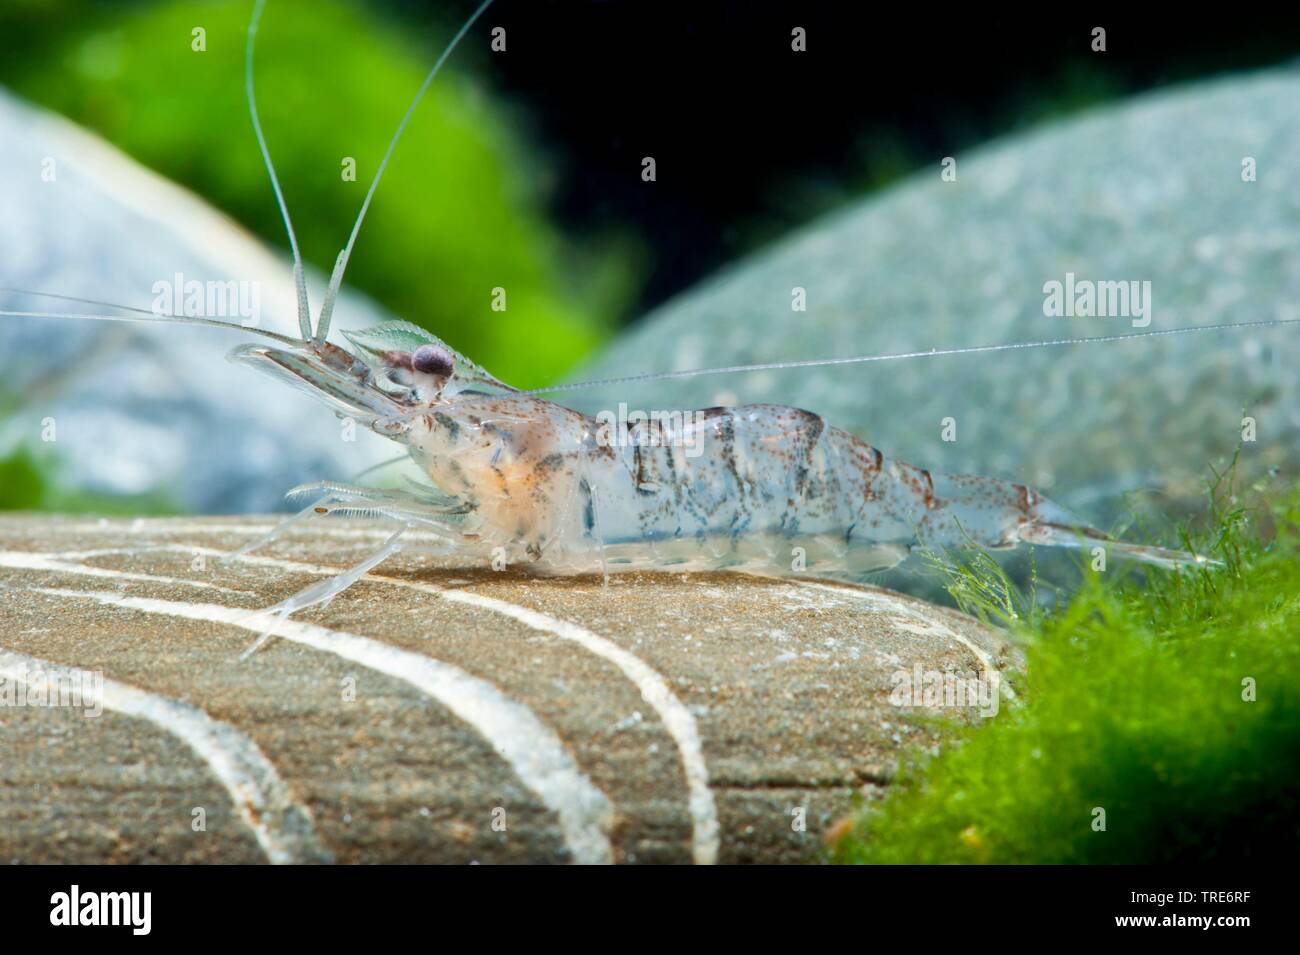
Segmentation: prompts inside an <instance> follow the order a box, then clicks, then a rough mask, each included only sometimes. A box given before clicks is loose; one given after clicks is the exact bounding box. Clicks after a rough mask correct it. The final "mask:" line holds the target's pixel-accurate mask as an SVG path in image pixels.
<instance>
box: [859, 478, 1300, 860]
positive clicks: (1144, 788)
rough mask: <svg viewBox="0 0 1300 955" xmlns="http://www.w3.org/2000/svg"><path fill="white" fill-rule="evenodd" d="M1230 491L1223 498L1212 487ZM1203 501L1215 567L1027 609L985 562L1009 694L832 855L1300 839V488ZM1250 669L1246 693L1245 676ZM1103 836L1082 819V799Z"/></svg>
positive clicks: (1000, 854)
mask: <svg viewBox="0 0 1300 955" xmlns="http://www.w3.org/2000/svg"><path fill="white" fill-rule="evenodd" d="M1221 500H1222V499H1221ZM1227 501H1228V502H1229V503H1228V504H1226V505H1225V506H1223V507H1221V508H1220V509H1216V510H1214V511H1213V513H1212V516H1213V518H1214V520H1213V521H1211V522H1210V524H1209V530H1208V531H1207V532H1205V533H1204V534H1200V535H1197V537H1196V539H1191V538H1189V541H1188V542H1189V544H1190V545H1191V546H1194V547H1197V548H1199V549H1200V550H1201V552H1203V553H1204V552H1209V553H1212V554H1214V556H1216V557H1219V558H1220V559H1221V560H1223V561H1224V563H1225V565H1226V566H1225V567H1224V568H1222V569H1219V570H1197V571H1194V572H1191V573H1182V574H1171V573H1167V572H1162V571H1154V570H1152V571H1147V572H1145V574H1144V575H1142V576H1140V577H1139V576H1136V575H1133V576H1130V575H1127V574H1123V573H1115V572H1114V570H1112V572H1110V573H1105V574H1096V573H1091V574H1089V575H1088V577H1087V580H1086V582H1085V584H1084V586H1083V587H1082V589H1081V590H1080V591H1079V592H1078V593H1077V594H1076V595H1075V596H1074V597H1073V598H1072V599H1071V601H1070V602H1069V604H1068V606H1066V607H1065V608H1063V609H1061V610H1058V611H1057V612H1053V613H1044V612H1042V611H1041V610H1036V609H1034V605H1033V603H1032V599H1031V597H1030V596H1027V595H1025V594H1023V593H1020V594H1018V593H1017V592H1016V591H1015V589H1014V587H1012V586H1011V584H1010V582H1009V581H1008V580H1007V579H1006V578H1005V577H1003V576H1001V575H1000V574H999V573H998V571H997V569H996V566H997V565H996V564H993V563H992V562H991V561H984V560H982V559H981V558H979V557H976V558H974V559H972V560H969V561H967V562H966V563H964V564H963V565H961V566H960V567H958V568H957V570H956V571H955V574H954V578H953V594H954V596H955V597H957V599H958V601H959V602H960V603H962V604H963V605H964V607H965V609H967V610H971V611H974V612H977V613H981V614H984V615H986V616H988V617H991V618H992V620H993V622H1000V623H1002V624H1005V625H1007V626H1008V627H1009V628H1010V629H1011V631H1012V633H1013V634H1014V635H1016V636H1017V637H1018V638H1019V639H1020V640H1022V641H1023V642H1024V644H1025V646H1026V657H1027V661H1028V668H1027V674H1026V676H1025V677H1024V678H1023V679H1020V680H1018V681H1017V688H1018V690H1019V691H1020V696H1021V703H1019V704H1017V705H1014V706H1011V705H1006V706H1004V707H1003V709H1002V712H1001V713H1000V714H999V715H998V716H997V717H996V718H994V719H992V720H990V721H987V722H986V723H985V724H984V725H982V726H977V727H965V728H959V729H955V740H954V742H953V743H951V744H949V745H947V746H945V748H944V750H943V751H942V752H941V754H940V755H939V756H937V757H934V758H929V759H927V758H925V757H923V756H917V757H914V758H913V761H912V762H910V763H909V764H908V765H906V766H905V767H904V769H903V771H902V772H901V774H900V777H899V779H898V780H897V781H896V783H895V785H894V786H893V788H892V791H891V792H890V794H889V796H888V797H887V798H886V799H885V801H884V802H883V803H882V804H880V805H878V806H876V807H873V808H870V809H867V810H865V811H863V812H862V814H861V815H860V816H859V817H858V818H857V820H856V823H855V825H854V828H853V830H852V832H851V833H849V834H848V835H847V836H846V837H845V838H843V839H842V840H841V841H840V843H839V844H838V845H837V847H836V848H835V857H836V858H837V859H838V860H839V861H841V862H860V863H971V862H980V863H985V862H986V863H1157V862H1208V861H1228V860H1232V861H1238V862H1244V861H1247V860H1258V859H1263V858H1276V859H1286V860H1288V861H1289V860H1290V859H1293V858H1294V857H1295V853H1296V851H1297V849H1300V778H1297V775H1296V766H1297V765H1300V639H1298V638H1300V493H1297V492H1296V491H1295V490H1294V489H1292V490H1291V491H1290V492H1288V493H1287V494H1286V495H1285V496H1283V498H1282V499H1281V501H1280V502H1277V503H1273V504H1269V505H1262V506H1259V507H1252V508H1251V509H1249V510H1248V509H1246V508H1245V507H1243V506H1242V505H1240V504H1239V503H1236V499H1235V498H1233V497H1230V496H1229V497H1228V498H1227ZM1248 679H1249V680H1250V681H1253V685H1254V693H1255V694H1256V695H1255V696H1254V697H1253V698H1252V699H1250V700H1249V701H1248V700H1247V699H1246V696H1247V686H1246V682H1245V681H1247V680H1248ZM1097 807H1100V808H1102V809H1104V810H1105V826H1106V828H1105V831H1094V829H1093V820H1094V818H1095V817H1094V809H1095V808H1097Z"/></svg>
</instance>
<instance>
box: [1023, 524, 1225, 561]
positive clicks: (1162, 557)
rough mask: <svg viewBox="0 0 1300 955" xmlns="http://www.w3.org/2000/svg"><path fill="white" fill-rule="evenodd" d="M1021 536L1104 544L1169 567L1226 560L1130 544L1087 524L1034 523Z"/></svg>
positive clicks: (1032, 540) (1031, 540) (1053, 542)
mask: <svg viewBox="0 0 1300 955" xmlns="http://www.w3.org/2000/svg"><path fill="white" fill-rule="evenodd" d="M1020 539H1021V540H1022V541H1024V542H1025V543H1027V544H1044V545H1046V546H1048V547H1074V548H1083V547H1095V546H1098V545H1100V546H1102V547H1105V548H1106V550H1108V551H1110V552H1111V553H1114V554H1118V555H1119V556H1121V557H1126V558H1128V559H1129V560H1135V561H1139V562H1140V563H1143V564H1153V565H1154V566H1157V567H1164V568H1167V569H1169V570H1178V569H1180V568H1185V567H1222V566H1223V563H1222V561H1218V560H1214V559H1213V558H1211V557H1205V556H1203V555H1201V554H1196V553H1193V552H1191V551H1187V550H1171V549H1169V548H1166V547H1150V546H1147V545H1145V544H1130V543H1129V542H1128V541H1122V540H1116V539H1115V538H1113V537H1111V536H1110V535H1109V534H1106V533H1104V532H1102V531H1099V530H1097V529H1096V528H1094V527H1088V526H1087V525H1085V524H1055V523H1047V522H1038V521H1036V522H1034V523H1032V524H1030V525H1028V526H1027V527H1024V528H1022V529H1021V531H1020Z"/></svg>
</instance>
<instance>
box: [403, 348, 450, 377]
mask: <svg viewBox="0 0 1300 955" xmlns="http://www.w3.org/2000/svg"><path fill="white" fill-rule="evenodd" d="M411 367H412V368H413V369H414V370H415V371H418V372H419V373H420V374H422V375H434V376H435V377H438V378H450V377H451V373H452V370H453V367H454V366H453V363H452V360H451V353H450V352H448V351H447V349H445V348H441V347H439V346H437V345H421V346H420V347H419V348H417V349H416V350H415V351H413V352H411Z"/></svg>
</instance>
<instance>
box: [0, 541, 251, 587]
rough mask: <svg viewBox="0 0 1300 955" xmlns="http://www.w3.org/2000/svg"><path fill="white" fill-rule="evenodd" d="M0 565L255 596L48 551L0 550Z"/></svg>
mask: <svg viewBox="0 0 1300 955" xmlns="http://www.w3.org/2000/svg"><path fill="white" fill-rule="evenodd" d="M0 567H8V568H11V569H14V570H47V571H49V572H50V573H52V574H81V575H82V576H84V577H110V578H112V579H114V580H134V581H139V582H141V583H156V584H174V585H179V586H183V587H199V588H201V589H203V590H218V591H220V592H221V593H223V594H237V595H239V596H241V597H255V596H257V595H256V594H254V593H251V592H249V591H247V590H231V589H230V588H228V587H218V586H217V585H216V584H209V583H204V582H203V581H201V580H182V579H180V578H178V577H155V576H154V575H153V574H133V573H131V572H130V571H125V570H109V569H107V568H105V567H91V566H90V565H88V564H69V563H66V562H65V561H62V560H57V559H56V558H54V557H52V556H50V555H49V554H28V553H24V552H23V551H17V550H0Z"/></svg>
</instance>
